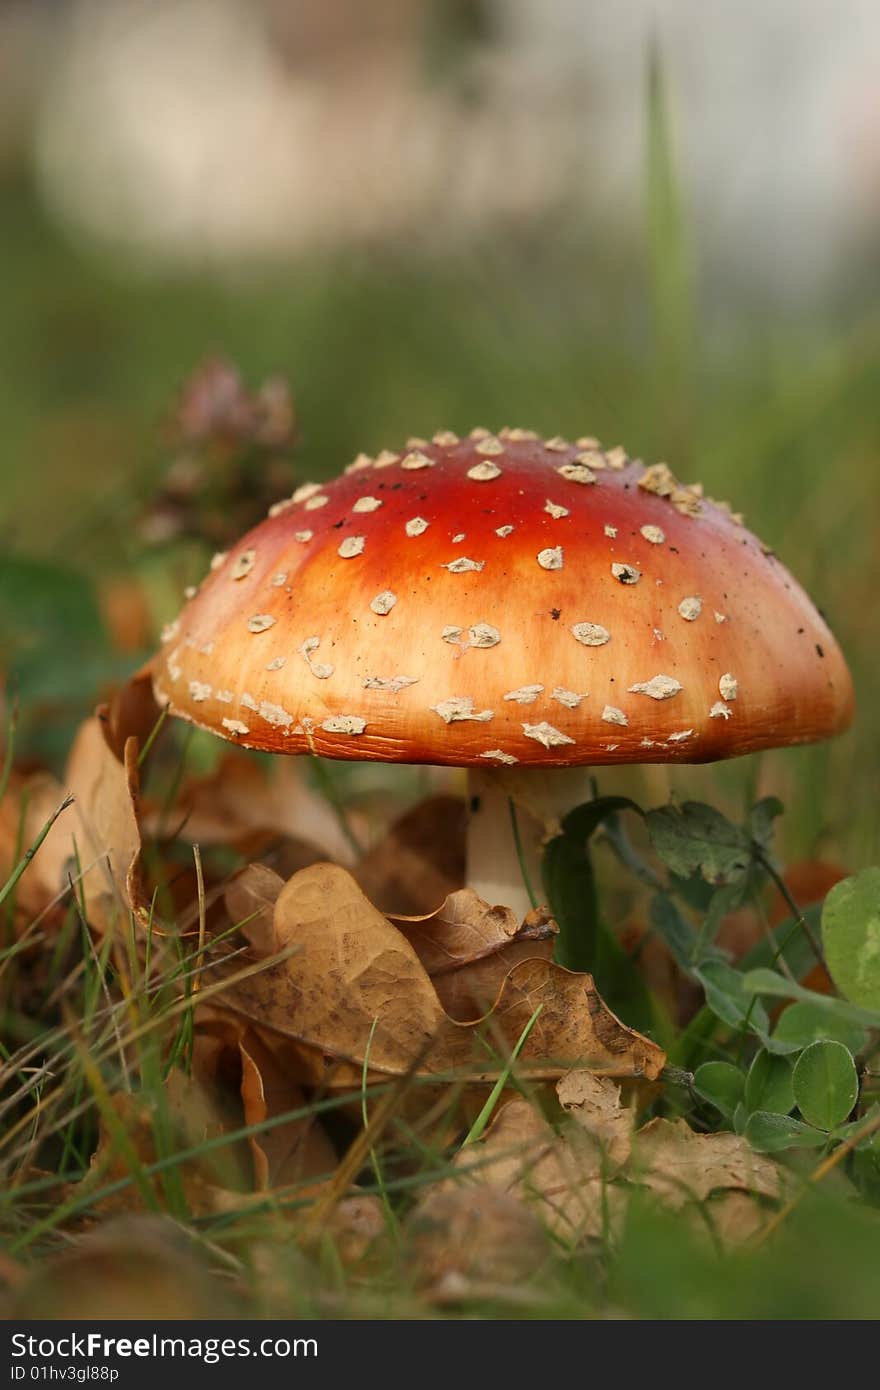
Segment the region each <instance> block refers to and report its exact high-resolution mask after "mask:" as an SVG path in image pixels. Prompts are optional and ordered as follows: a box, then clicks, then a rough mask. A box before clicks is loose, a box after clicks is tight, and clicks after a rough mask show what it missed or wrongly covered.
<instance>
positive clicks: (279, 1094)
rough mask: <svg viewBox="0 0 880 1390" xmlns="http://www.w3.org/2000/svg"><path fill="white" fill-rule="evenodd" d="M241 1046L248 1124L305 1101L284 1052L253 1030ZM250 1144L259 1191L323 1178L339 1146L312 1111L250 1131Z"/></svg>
mask: <svg viewBox="0 0 880 1390" xmlns="http://www.w3.org/2000/svg"><path fill="white" fill-rule="evenodd" d="M239 1051H240V1053H241V1067H242V1072H241V1099H242V1104H243V1106H244V1122H245V1124H246V1125H258V1124H262V1123H264V1122H265V1121H266V1120H270V1119H277V1118H278V1117H279V1116H281V1115H284V1114H285V1113H287V1112H288V1111H292V1110H299V1109H301V1108H302V1107H303V1106H304V1105H305V1104H306V1098H305V1095H304V1093H303V1091H302V1090H300V1088H299V1087H298V1086H297V1085H295V1084H294V1083H293V1082H292V1081H291V1079H290V1076H289V1073H288V1070H287V1068H286V1067H285V1065H284V1059H283V1057H280V1056H278V1055H277V1054H276V1053H275V1052H274V1051H273V1049H272V1048H271V1047H269V1046H267V1045H266V1043H265V1042H264V1041H263V1039H262V1038H260V1036H259V1035H258V1034H257V1033H256V1032H255V1031H254V1030H253V1029H249V1030H247V1031H246V1032H245V1033H244V1035H243V1036H242V1037H241V1038H240V1040H239ZM248 1144H249V1145H250V1149H251V1154H252V1156H253V1162H254V1186H255V1188H256V1190H257V1191H258V1192H268V1191H271V1190H273V1189H275V1188H278V1187H286V1186H289V1185H290V1184H292V1183H299V1182H303V1181H305V1180H306V1179H308V1178H318V1177H323V1176H324V1175H325V1174H327V1173H330V1172H332V1171H333V1169H334V1168H335V1167H336V1162H337V1158H336V1151H335V1149H334V1148H333V1145H332V1144H331V1143H330V1140H329V1139H328V1137H327V1135H326V1134H325V1133H324V1131H323V1129H322V1128H321V1126H320V1124H319V1122H318V1121H317V1119H316V1118H315V1117H314V1116H312V1115H309V1116H307V1117H305V1118H303V1119H290V1120H288V1121H286V1122H285V1123H284V1124H280V1125H275V1126H274V1127H273V1128H272V1129H267V1130H265V1131H264V1132H263V1133H261V1134H254V1135H251V1137H250V1138H249V1140H248Z"/></svg>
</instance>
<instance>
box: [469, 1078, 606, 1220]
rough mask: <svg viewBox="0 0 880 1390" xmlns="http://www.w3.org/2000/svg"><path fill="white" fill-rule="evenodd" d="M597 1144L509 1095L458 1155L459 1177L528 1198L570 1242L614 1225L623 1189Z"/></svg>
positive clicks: (540, 1213) (520, 1197)
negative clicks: (561, 1130) (610, 1176)
mask: <svg viewBox="0 0 880 1390" xmlns="http://www.w3.org/2000/svg"><path fill="white" fill-rule="evenodd" d="M603 1166H604V1165H603V1156H602V1152H601V1150H600V1148H599V1146H598V1145H597V1144H596V1143H595V1142H593V1141H591V1140H582V1139H581V1136H579V1135H578V1134H577V1132H576V1131H574V1129H573V1128H572V1130H571V1131H569V1133H568V1134H566V1135H560V1134H557V1133H556V1132H555V1131H554V1129H553V1128H552V1126H551V1125H550V1124H548V1122H547V1121H546V1120H545V1119H544V1117H543V1116H542V1115H541V1114H540V1113H539V1112H538V1111H537V1110H536V1109H535V1107H534V1106H533V1105H531V1104H530V1103H529V1102H528V1101H525V1100H510V1101H507V1102H506V1103H505V1104H504V1105H502V1106H501V1108H500V1109H499V1110H498V1112H497V1114H496V1115H495V1117H494V1119H493V1121H492V1123H491V1124H490V1126H489V1128H488V1129H487V1130H486V1133H485V1136H484V1137H483V1139H482V1140H481V1141H480V1143H479V1144H469V1145H466V1146H465V1147H464V1148H462V1149H460V1150H459V1152H458V1154H457V1155H456V1157H455V1161H454V1168H455V1170H456V1178H455V1179H450V1180H449V1182H450V1183H452V1182H456V1181H458V1182H461V1181H466V1182H470V1183H476V1184H477V1185H479V1186H490V1187H492V1188H496V1189H498V1190H499V1191H501V1192H504V1193H506V1194H507V1195H509V1196H513V1197H516V1198H517V1199H519V1200H521V1201H527V1202H529V1203H530V1204H531V1205H532V1206H533V1207H534V1208H535V1209H536V1210H537V1212H538V1214H539V1215H540V1217H541V1220H542V1222H543V1224H544V1225H545V1226H546V1228H547V1229H548V1230H550V1231H551V1232H552V1233H553V1235H554V1236H555V1237H556V1238H557V1239H558V1240H561V1241H564V1242H565V1243H566V1244H567V1245H569V1246H572V1247H573V1246H575V1245H578V1244H580V1243H581V1242H583V1241H584V1240H586V1239H589V1238H591V1239H600V1238H602V1237H603V1236H605V1235H607V1234H608V1233H609V1230H610V1227H611V1225H612V1224H613V1226H614V1229H615V1230H616V1229H617V1227H618V1224H619V1217H620V1214H621V1212H622V1210H623V1207H624V1205H625V1195H624V1193H623V1191H622V1190H621V1189H619V1188H612V1187H611V1186H610V1185H609V1184H608V1182H607V1181H606V1179H605V1175H604V1173H603Z"/></svg>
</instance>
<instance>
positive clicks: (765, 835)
mask: <svg viewBox="0 0 880 1390" xmlns="http://www.w3.org/2000/svg"><path fill="white" fill-rule="evenodd" d="M784 810H785V807H784V806H783V804H782V802H781V801H780V800H779V797H778V796H764V797H762V798H761V800H760V801H756V802H755V804H754V806H753V807H752V809H751V811H750V812H749V831H750V833H751V836H752V839H753V840H757V842H758V844H759V845H760V846H761V848H762V849H767V848H768V847H769V845H770V842H771V841H772V839H773V832H774V826H773V822H774V821H775V820H776V819H777V817H778V816H781V815H782V813H783V811H784Z"/></svg>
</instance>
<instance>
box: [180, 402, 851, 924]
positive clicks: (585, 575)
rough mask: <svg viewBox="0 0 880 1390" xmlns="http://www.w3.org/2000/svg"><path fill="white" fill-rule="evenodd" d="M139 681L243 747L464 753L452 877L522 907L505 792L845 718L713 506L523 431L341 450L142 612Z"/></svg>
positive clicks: (608, 456)
mask: <svg viewBox="0 0 880 1390" xmlns="http://www.w3.org/2000/svg"><path fill="white" fill-rule="evenodd" d="M165 638H166V640H165V642H164V645H163V650H162V652H161V654H160V656H159V657H158V659H157V661H156V665H155V688H156V693H157V696H158V698H159V699H160V700H161V701H162V702H164V703H167V704H168V705H169V706H170V709H171V711H172V712H173V713H174V714H177V715H181V716H182V717H184V718H186V719H189V720H191V721H192V722H193V723H195V724H198V725H199V726H200V727H202V728H205V729H209V730H211V732H213V733H215V734H219V735H220V736H221V737H223V738H227V739H230V740H232V741H234V742H236V743H240V744H242V745H244V746H245V747H247V748H255V749H262V750H266V751H270V752H276V753H316V754H320V755H321V756H323V757H329V758H345V759H363V760H378V761H384V762H401V763H438V764H447V765H454V766H459V767H464V768H467V769H468V777H469V800H470V807H471V816H470V822H469V832H468V878H469V882H470V884H471V885H472V886H473V887H474V888H475V889H476V890H477V891H478V892H479V893H480V894H481V895H482V896H483V897H484V898H487V899H488V900H489V901H491V902H501V903H504V904H506V905H509V906H512V907H515V908H517V909H518V910H527V909H528V907H529V903H528V901H527V900H526V898H525V893H524V889H523V884H522V874H521V867H520V863H519V857H518V854H517V850H516V846H515V842H514V833H513V826H512V818H511V816H510V812H509V798H510V797H511V795H514V796H516V797H520V796H521V794H522V789H523V787H524V786H526V785H527V784H528V783H529V782H530V781H533V780H534V777H535V773H536V771H537V770H543V771H544V772H546V771H547V770H550V769H566V771H565V773H558V774H557V780H558V779H559V778H564V779H565V780H566V781H567V782H568V783H569V784H570V785H569V792H568V794H566V792H565V788H564V787H556V788H555V789H554V795H555V796H556V797H557V799H558V806H559V809H560V811H561V810H564V809H568V807H569V806H570V805H573V804H575V802H576V801H577V800H579V799H582V798H583V795H584V791H585V787H584V777H585V773H584V769H586V768H589V767H590V766H595V765H597V764H607V763H633V762H635V763H662V762H686V763H698V762H710V761H713V760H715V759H721V758H729V757H734V756H736V755H738V754H742V753H751V752H754V751H756V750H758V749H763V748H772V747H776V746H779V745H782V744H793V743H806V742H811V741H814V740H818V739H823V738H826V737H828V736H829V735H831V734H834V733H837V732H838V731H840V730H842V729H844V728H846V727H847V725H848V724H849V722H850V720H851V717H852V710H853V693H852V685H851V680H850V676H849V672H848V670H847V666H846V663H845V661H844V658H843V656H842V654H841V652H840V649H839V647H838V645H837V643H836V641H835V640H834V638H833V636H832V634H831V632H830V631H829V629H828V627H827V626H826V624H825V622H824V621H823V619H822V617H821V616H820V614H819V613H818V612H817V611H816V609H815V607H814V606H813V604H812V603H811V602H810V600H809V599H808V598H807V596H806V594H805V593H804V591H803V590H802V589H801V588H800V587H799V585H798V584H797V583H796V581H795V580H794V579H793V578H792V577H791V575H790V574H789V573H788V571H787V570H786V569H785V568H784V567H783V566H782V565H781V564H780V562H779V561H778V560H777V559H776V558H775V556H774V555H773V554H772V552H770V551H768V550H767V548H766V547H765V546H763V545H762V544H761V542H760V541H758V540H757V539H756V538H755V536H754V535H752V534H751V533H750V532H749V531H748V530H746V529H745V527H744V526H743V525H742V521H741V518H739V517H738V516H735V515H733V514H731V512H730V510H729V508H727V507H726V505H724V504H719V503H715V502H713V501H711V500H709V499H708V498H705V497H704V496H703V495H702V489H701V488H700V487H699V486H696V485H695V486H692V487H686V486H683V485H682V484H680V483H679V482H678V480H677V479H676V478H675V476H674V475H673V474H672V472H671V470H670V469H669V467H668V466H667V465H666V464H662V463H658V464H654V465H652V466H651V467H647V468H646V467H645V466H644V465H643V464H642V463H641V462H639V461H634V460H631V459H629V458H628V457H627V455H626V454H625V452H624V451H623V450H622V449H620V448H616V449H611V450H605V451H603V450H602V449H601V448H600V447H599V445H598V443H597V441H596V440H594V439H581V440H579V441H577V442H575V443H569V442H567V441H565V440H562V439H558V438H555V439H550V440H547V441H544V440H541V439H539V438H538V437H537V436H535V435H534V434H532V433H531V432H530V431H526V430H502V431H500V432H499V434H498V435H497V436H496V435H492V434H489V432H488V431H485V430H475V431H473V432H472V433H471V435H470V436H469V437H466V438H463V439H459V438H458V437H457V436H455V435H454V434H451V433H449V432H445V431H444V432H443V433H442V434H438V435H436V436H435V437H434V440H433V441H432V442H431V443H426V442H424V441H422V440H419V441H418V443H417V444H413V445H412V446H411V447H410V448H408V449H405V450H403V451H401V452H398V453H394V452H390V451H387V450H386V451H384V452H383V453H382V454H380V455H379V456H378V457H377V458H376V459H370V458H367V457H366V456H364V455H360V456H359V457H358V458H357V459H356V460H355V462H354V464H353V465H351V466H350V467H349V468H348V469H347V470H346V472H345V473H344V474H343V476H341V477H339V478H337V479H335V480H333V481H332V482H327V483H322V484H321V485H320V486H319V485H317V484H306V485H304V486H303V487H301V488H299V489H298V490H297V492H295V493H294V495H293V498H292V499H290V502H289V505H286V506H280V507H279V506H275V507H273V509H272V514H270V516H269V518H268V519H267V520H265V521H264V522H262V523H261V524H260V525H259V526H257V527H256V528H255V529H254V530H252V531H251V532H250V533H249V534H248V535H246V536H245V537H243V539H242V540H241V541H239V543H238V544H237V545H236V546H234V547H232V548H231V549H230V551H229V553H228V554H227V555H226V556H225V557H222V558H221V559H220V560H219V562H218V563H217V564H216V566H215V567H212V569H211V571H210V573H209V574H208V576H207V577H206V579H205V580H204V582H203V583H202V585H201V588H200V589H199V591H198V593H197V594H196V595H195V597H193V598H192V599H191V600H190V601H189V602H188V603H187V604H186V605H185V607H184V608H183V611H182V612H181V614H180V617H179V619H178V620H177V621H176V622H175V623H172V624H171V625H170V626H169V628H168V629H167V630H166V634H165Z"/></svg>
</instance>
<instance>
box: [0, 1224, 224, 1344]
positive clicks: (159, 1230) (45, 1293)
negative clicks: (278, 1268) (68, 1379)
mask: <svg viewBox="0 0 880 1390" xmlns="http://www.w3.org/2000/svg"><path fill="white" fill-rule="evenodd" d="M232 1292H233V1291H232V1290H231V1289H230V1288H229V1286H228V1279H225V1280H221V1279H220V1278H218V1277H216V1276H215V1275H212V1273H211V1271H210V1269H209V1268H208V1266H207V1264H206V1263H205V1261H204V1258H203V1257H202V1256H201V1255H200V1252H199V1247H198V1244H197V1242H196V1240H195V1239H190V1238H189V1237H187V1236H186V1235H185V1234H184V1231H183V1228H182V1227H181V1226H180V1224H179V1223H177V1222H174V1221H172V1220H170V1218H167V1217H158V1216H152V1215H146V1214H131V1215H124V1216H119V1217H115V1218H113V1219H112V1220H110V1221H105V1222H102V1223H101V1225H100V1227H99V1228H98V1229H97V1230H95V1231H93V1232H89V1233H88V1234H87V1235H85V1236H82V1237H80V1238H79V1239H74V1240H73V1242H72V1248H68V1249H66V1250H65V1251H64V1252H63V1254H61V1255H58V1256H56V1257H55V1258H51V1259H48V1260H42V1261H38V1262H37V1263H35V1264H34V1265H33V1266H32V1268H31V1270H30V1271H29V1272H28V1277H27V1278H26V1279H24V1280H23V1281H22V1282H21V1283H20V1285H19V1286H18V1288H17V1289H16V1291H15V1293H14V1295H13V1297H12V1299H11V1300H10V1302H9V1304H7V1305H6V1306H5V1307H4V1316H5V1317H7V1318H12V1319H14V1320H15V1321H17V1322H21V1321H25V1322H27V1321H33V1320H34V1319H40V1320H43V1319H46V1318H55V1319H60V1320H63V1321H78V1322H83V1321H84V1322H89V1321H92V1320H93V1319H94V1318H95V1316H96V1310H98V1309H99V1310H100V1317H101V1318H102V1319H103V1318H108V1319H123V1320H135V1319H138V1320H141V1319H146V1320H148V1321H160V1322H161V1321H163V1320H164V1319H178V1318H184V1319H187V1318H191V1319H193V1320H196V1319H202V1318H223V1317H226V1316H230V1317H234V1316H240V1304H236V1303H235V1301H234V1298H233V1297H232Z"/></svg>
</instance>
